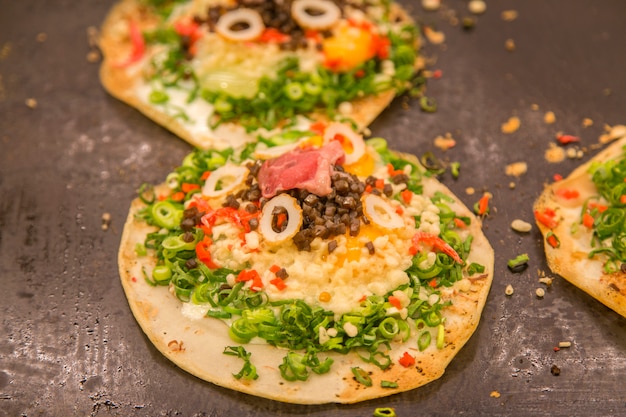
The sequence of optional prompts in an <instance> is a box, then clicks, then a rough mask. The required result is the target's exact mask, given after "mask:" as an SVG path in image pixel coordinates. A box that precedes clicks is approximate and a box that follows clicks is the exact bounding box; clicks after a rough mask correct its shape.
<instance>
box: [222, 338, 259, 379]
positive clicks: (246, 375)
mask: <svg viewBox="0 0 626 417" xmlns="http://www.w3.org/2000/svg"><path fill="white" fill-rule="evenodd" d="M223 353H224V355H231V356H237V357H238V358H241V359H243V360H244V364H243V367H242V368H241V371H239V372H238V373H236V374H233V376H234V377H235V378H237V379H241V378H243V379H253V380H254V379H257V378H258V377H259V375H258V374H257V373H256V367H255V366H254V365H253V364H252V362H250V356H251V355H252V353H249V352H247V351H246V349H244V347H243V346H226V348H225V349H224V352H223Z"/></svg>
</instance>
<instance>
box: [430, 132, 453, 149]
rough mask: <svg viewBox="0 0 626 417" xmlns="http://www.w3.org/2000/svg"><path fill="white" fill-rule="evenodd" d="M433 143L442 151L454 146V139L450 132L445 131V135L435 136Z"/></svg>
mask: <svg viewBox="0 0 626 417" xmlns="http://www.w3.org/2000/svg"><path fill="white" fill-rule="evenodd" d="M433 143H434V145H435V146H436V147H438V148H439V149H441V150H442V151H444V152H445V151H447V150H448V149H450V148H453V147H454V146H456V141H455V140H454V139H453V138H452V135H450V133H446V135H445V136H437V137H436V138H435V140H434V141H433Z"/></svg>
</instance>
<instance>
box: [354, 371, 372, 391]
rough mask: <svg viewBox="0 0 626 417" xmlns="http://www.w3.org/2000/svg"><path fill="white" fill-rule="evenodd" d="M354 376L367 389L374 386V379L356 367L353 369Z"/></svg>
mask: <svg viewBox="0 0 626 417" xmlns="http://www.w3.org/2000/svg"><path fill="white" fill-rule="evenodd" d="M352 374H353V375H354V378H355V379H356V381H357V382H358V383H359V384H362V385H365V386H366V387H371V386H372V378H371V377H370V376H369V374H368V373H367V372H365V371H364V370H363V369H361V368H359V367H358V366H355V367H353V368H352Z"/></svg>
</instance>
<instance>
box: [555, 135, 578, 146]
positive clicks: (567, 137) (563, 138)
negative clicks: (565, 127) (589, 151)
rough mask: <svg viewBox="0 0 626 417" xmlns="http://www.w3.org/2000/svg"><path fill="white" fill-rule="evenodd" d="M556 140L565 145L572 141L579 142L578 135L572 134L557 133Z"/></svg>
mask: <svg viewBox="0 0 626 417" xmlns="http://www.w3.org/2000/svg"><path fill="white" fill-rule="evenodd" d="M556 140H557V141H559V143H560V144H561V145H567V144H569V143H573V142H580V138H579V137H578V136H572V135H559V136H557V137H556Z"/></svg>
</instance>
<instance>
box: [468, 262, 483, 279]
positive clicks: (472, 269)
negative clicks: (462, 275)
mask: <svg viewBox="0 0 626 417" xmlns="http://www.w3.org/2000/svg"><path fill="white" fill-rule="evenodd" d="M483 272H485V266H484V265H481V264H477V263H475V262H472V263H471V264H470V265H469V266H468V267H467V273H468V274H469V275H470V276H472V275H474V274H482V273H483Z"/></svg>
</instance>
